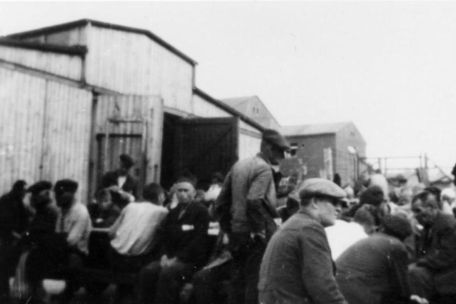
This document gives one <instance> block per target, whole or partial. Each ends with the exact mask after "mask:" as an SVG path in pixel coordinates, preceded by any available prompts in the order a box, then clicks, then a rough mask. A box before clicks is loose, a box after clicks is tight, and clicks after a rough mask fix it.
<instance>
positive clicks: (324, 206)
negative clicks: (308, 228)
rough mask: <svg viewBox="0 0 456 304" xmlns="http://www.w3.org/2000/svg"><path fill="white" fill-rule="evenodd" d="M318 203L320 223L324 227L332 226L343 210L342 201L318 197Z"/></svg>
mask: <svg viewBox="0 0 456 304" xmlns="http://www.w3.org/2000/svg"><path fill="white" fill-rule="evenodd" d="M316 204H317V208H318V214H319V218H320V223H321V224H322V225H323V227H328V226H332V225H334V224H335V223H336V219H337V218H338V216H339V214H340V213H341V212H342V206H341V203H339V202H337V200H335V199H332V198H329V197H328V198H317V199H316Z"/></svg>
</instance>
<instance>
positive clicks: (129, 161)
mask: <svg viewBox="0 0 456 304" xmlns="http://www.w3.org/2000/svg"><path fill="white" fill-rule="evenodd" d="M119 158H120V161H121V162H122V164H124V165H125V166H126V167H127V168H131V167H133V165H134V164H135V161H134V160H133V158H131V156H130V155H128V154H121V155H120V156H119Z"/></svg>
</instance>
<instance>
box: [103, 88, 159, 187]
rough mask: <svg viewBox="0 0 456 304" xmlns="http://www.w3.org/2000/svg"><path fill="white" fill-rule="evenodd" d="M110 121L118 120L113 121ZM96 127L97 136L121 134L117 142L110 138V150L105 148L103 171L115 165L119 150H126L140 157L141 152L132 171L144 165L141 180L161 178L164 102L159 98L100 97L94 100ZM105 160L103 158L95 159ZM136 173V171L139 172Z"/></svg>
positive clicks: (150, 180) (121, 151) (115, 166)
mask: <svg viewBox="0 0 456 304" xmlns="http://www.w3.org/2000/svg"><path fill="white" fill-rule="evenodd" d="M108 121H111V122H110V123H109V122H108ZM113 121H119V122H118V123H113ZM122 121H123V122H122ZM127 121H130V122H127ZM133 121H137V122H133ZM95 130H96V131H95V132H96V134H97V135H102V136H106V134H108V136H109V135H113V136H114V135H115V136H120V137H118V138H119V140H118V141H117V143H116V141H111V143H112V144H113V146H112V149H110V151H107V153H109V155H107V157H108V161H107V163H106V168H104V171H108V170H112V169H115V168H117V167H118V157H119V155H120V154H122V153H128V154H130V155H131V156H133V157H135V154H136V155H137V157H140V155H141V154H142V153H144V154H145V159H143V160H141V159H136V165H135V168H134V170H135V169H137V170H142V167H143V164H144V165H145V171H144V173H145V180H144V182H145V183H149V182H158V181H159V180H160V170H161V168H160V163H161V143H162V133H163V101H162V99H161V98H159V97H156V96H136V95H130V96H120V95H119V96H108V95H104V96H100V97H99V99H98V102H97V109H96V126H95ZM138 145H139V146H138ZM99 148H100V149H103V148H104V147H103V146H100V147H99ZM102 154H103V153H102ZM104 161H105V160H104V159H99V160H98V162H104ZM137 173H138V174H139V172H137Z"/></svg>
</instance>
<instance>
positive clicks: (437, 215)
mask: <svg viewBox="0 0 456 304" xmlns="http://www.w3.org/2000/svg"><path fill="white" fill-rule="evenodd" d="M412 212H413V214H414V216H415V218H416V220H417V221H418V223H420V224H421V225H422V226H423V227H424V229H423V230H422V231H421V234H420V236H419V237H417V239H416V254H417V258H418V259H417V261H416V262H415V263H414V264H412V265H410V267H409V277H410V286H411V290H412V293H413V294H417V295H419V296H421V297H424V298H426V299H428V300H432V299H433V298H434V297H436V296H438V295H439V294H442V293H444V290H446V291H450V292H451V293H454V290H456V281H455V278H456V220H455V218H454V217H453V216H452V215H449V214H443V213H442V212H441V211H440V209H439V202H438V199H437V198H436V196H435V194H434V193H432V192H430V191H424V192H422V193H419V194H418V195H416V196H415V197H414V198H413V200H412Z"/></svg>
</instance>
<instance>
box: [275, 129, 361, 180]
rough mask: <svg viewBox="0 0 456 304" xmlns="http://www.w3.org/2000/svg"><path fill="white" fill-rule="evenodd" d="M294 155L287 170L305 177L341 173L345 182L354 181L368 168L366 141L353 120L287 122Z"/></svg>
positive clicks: (286, 134) (331, 177) (284, 130)
mask: <svg viewBox="0 0 456 304" xmlns="http://www.w3.org/2000/svg"><path fill="white" fill-rule="evenodd" d="M281 131H282V133H283V134H284V136H285V137H286V138H287V139H288V140H289V142H290V144H291V146H292V149H293V152H292V154H294V155H293V157H292V158H291V159H289V160H287V161H286V162H285V163H284V164H283V170H284V171H285V173H286V174H291V173H292V171H294V170H297V172H296V173H299V174H300V175H302V177H303V178H309V177H324V178H328V179H333V178H334V175H335V174H336V173H337V174H339V176H340V177H341V180H342V185H345V184H348V183H352V182H354V181H355V180H357V178H358V177H359V174H360V173H361V172H362V171H363V170H365V166H364V162H363V160H364V158H365V156H366V142H365V140H364V138H363V136H362V135H361V133H360V132H359V130H358V128H357V127H356V126H355V124H354V123H352V122H340V123H328V124H307V125H298V126H284V127H282V129H281Z"/></svg>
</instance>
